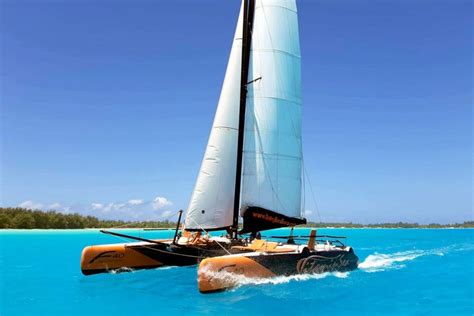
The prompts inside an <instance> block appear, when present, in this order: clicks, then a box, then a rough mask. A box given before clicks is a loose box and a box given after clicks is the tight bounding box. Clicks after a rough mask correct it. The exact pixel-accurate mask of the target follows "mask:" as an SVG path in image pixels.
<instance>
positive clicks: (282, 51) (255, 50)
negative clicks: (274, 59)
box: [252, 47, 301, 59]
mask: <svg viewBox="0 0 474 316" xmlns="http://www.w3.org/2000/svg"><path fill="white" fill-rule="evenodd" d="M252 51H254V52H265V53H275V52H277V53H282V54H285V55H288V56H290V57H294V58H298V59H301V55H296V54H293V53H290V52H287V51H284V50H282V49H277V48H258V47H257V48H254V49H252Z"/></svg>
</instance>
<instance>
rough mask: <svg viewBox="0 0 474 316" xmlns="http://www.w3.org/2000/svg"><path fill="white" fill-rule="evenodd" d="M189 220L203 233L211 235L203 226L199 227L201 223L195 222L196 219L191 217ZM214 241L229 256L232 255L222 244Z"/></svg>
mask: <svg viewBox="0 0 474 316" xmlns="http://www.w3.org/2000/svg"><path fill="white" fill-rule="evenodd" d="M189 219H190V220H191V221H193V222H194V224H196V225H197V226H198V227H199V228H200V229H201V230H202V231H203V232H205V233H206V234H209V233H208V232H207V231H206V230H205V229H204V228H202V226H201V225H199V223H196V221H195V220H194V219H192V218H191V217H190V218H189ZM214 241H215V242H216V243H217V244H218V245H219V247H221V248H222V249H224V251H225V252H227V254H228V255H230V252H229V251H228V250H227V249H225V247H224V246H222V245H221V243H220V242H218V241H217V240H214Z"/></svg>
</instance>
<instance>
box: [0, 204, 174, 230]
mask: <svg viewBox="0 0 474 316" xmlns="http://www.w3.org/2000/svg"><path fill="white" fill-rule="evenodd" d="M174 225H175V223H173V222H170V221H163V222H154V221H153V222H152V221H150V222H125V221H114V220H99V219H98V218H97V217H94V216H83V215H80V214H77V213H74V214H63V213H58V212H55V211H48V212H43V211H40V210H29V209H25V208H19V207H15V208H12V207H0V229H2V228H24V229H30V228H37V229H49V228H55V229H80V228H112V227H124V228H125V227H126V228H134V227H140V228H171V227H173V226H174Z"/></svg>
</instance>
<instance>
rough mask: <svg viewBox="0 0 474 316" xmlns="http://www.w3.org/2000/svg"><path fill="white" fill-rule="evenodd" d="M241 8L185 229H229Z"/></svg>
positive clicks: (238, 87)
mask: <svg viewBox="0 0 474 316" xmlns="http://www.w3.org/2000/svg"><path fill="white" fill-rule="evenodd" d="M242 10H243V7H241V9H240V14H239V18H238V21H237V28H236V31H235V35H234V41H233V44H232V49H231V52H230V57H229V62H228V64H227V70H226V74H225V77H224V83H223V85H222V90H221V95H220V98H219V102H218V105H217V110H216V115H215V118H214V123H213V125H212V129H211V134H210V136H209V140H208V144H207V148H206V152H205V154H204V158H203V161H202V164H201V169H200V171H199V174H198V177H197V180H196V185H195V187H194V191H193V193H192V196H191V201H190V203H189V206H188V211H187V215H186V222H185V226H186V229H187V230H201V229H205V230H213V229H219V228H224V227H229V226H232V223H233V203H234V189H235V173H236V159H237V158H236V157H237V137H238V126H239V100H240V72H241V56H242V23H243V22H242V18H243V16H242V15H243V13H242Z"/></svg>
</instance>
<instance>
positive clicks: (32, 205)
mask: <svg viewBox="0 0 474 316" xmlns="http://www.w3.org/2000/svg"><path fill="white" fill-rule="evenodd" d="M18 206H19V207H23V208H28V209H31V210H36V209H40V208H42V207H43V204H41V203H37V202H33V201H30V200H28V201H24V202H22V203H20V204H19V205H18Z"/></svg>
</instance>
